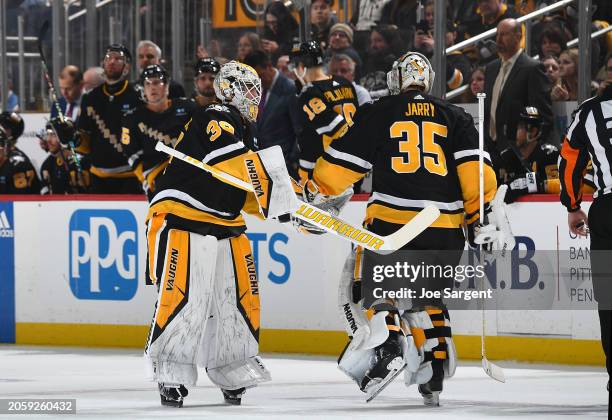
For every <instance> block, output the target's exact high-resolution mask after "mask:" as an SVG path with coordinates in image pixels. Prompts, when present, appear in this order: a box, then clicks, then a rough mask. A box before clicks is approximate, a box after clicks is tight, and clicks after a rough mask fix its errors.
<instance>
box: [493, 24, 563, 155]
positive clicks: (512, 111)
mask: <svg viewBox="0 0 612 420" xmlns="http://www.w3.org/2000/svg"><path fill="white" fill-rule="evenodd" d="M521 36H522V35H521V25H520V24H519V23H518V22H517V21H516V20H515V19H504V20H502V21H501V22H500V23H499V25H497V39H496V43H497V53H498V55H499V58H498V59H496V60H495V61H493V62H492V63H490V64H489V65H488V66H487V67H486V70H485V93H486V94H487V97H486V100H485V136H486V139H487V143H488V144H487V146H488V148H489V152H490V153H492V155H491V158H492V160H493V164H494V166H496V167H499V163H500V162H499V161H498V155H499V152H501V151H503V150H505V149H507V148H508V147H510V146H511V143H512V142H513V141H514V139H515V138H516V128H517V125H518V122H519V117H520V111H521V110H522V109H524V108H525V107H526V106H533V107H536V108H537V109H538V110H539V111H540V114H541V116H542V119H543V131H542V141H543V142H548V140H549V134H550V130H551V128H552V119H553V116H552V104H551V100H550V82H549V80H548V78H547V77H546V73H545V70H544V66H543V65H542V64H541V63H540V62H539V61H536V60H534V59H532V58H530V57H529V56H527V54H525V53H524V52H523V51H522V49H521V48H520V44H521ZM496 152H497V153H496Z"/></svg>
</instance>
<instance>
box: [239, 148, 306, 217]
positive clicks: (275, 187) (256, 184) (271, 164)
mask: <svg viewBox="0 0 612 420" xmlns="http://www.w3.org/2000/svg"><path fill="white" fill-rule="evenodd" d="M244 163H245V165H246V169H247V174H248V176H249V181H250V183H251V185H252V186H253V189H254V190H255V198H256V199H257V203H258V204H259V210H260V212H261V214H262V215H263V216H264V218H266V219H268V218H272V217H278V216H280V215H283V214H287V213H293V212H294V211H295V210H297V209H298V207H299V205H300V202H299V200H298V199H297V197H296V196H295V190H294V189H293V185H292V184H291V177H290V176H289V172H288V171H287V166H286V164H285V157H284V156H283V151H282V149H281V147H280V146H273V147H268V148H266V149H263V150H260V151H258V152H256V153H252V154H249V155H248V156H247V157H245V159H244Z"/></svg>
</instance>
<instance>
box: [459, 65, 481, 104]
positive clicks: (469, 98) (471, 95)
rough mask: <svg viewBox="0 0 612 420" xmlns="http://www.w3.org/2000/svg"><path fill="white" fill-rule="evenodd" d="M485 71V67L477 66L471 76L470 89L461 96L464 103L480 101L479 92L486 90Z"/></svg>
mask: <svg viewBox="0 0 612 420" xmlns="http://www.w3.org/2000/svg"><path fill="white" fill-rule="evenodd" d="M484 86H485V73H484V67H477V68H476V69H475V70H474V71H473V72H472V75H471V76H470V85H469V89H468V90H467V91H466V92H465V93H464V94H463V95H462V96H461V101H460V102H462V103H474V102H478V98H477V97H476V95H477V94H479V93H482V92H484Z"/></svg>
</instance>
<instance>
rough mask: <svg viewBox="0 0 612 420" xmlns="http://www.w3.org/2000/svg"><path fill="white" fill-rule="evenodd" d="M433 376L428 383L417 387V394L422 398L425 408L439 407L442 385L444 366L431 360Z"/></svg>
mask: <svg viewBox="0 0 612 420" xmlns="http://www.w3.org/2000/svg"><path fill="white" fill-rule="evenodd" d="M431 365H432V368H433V376H432V378H431V379H430V380H429V382H427V383H425V384H421V385H419V392H420V393H421V395H422V396H423V403H424V404H425V405H426V406H427V407H439V406H440V393H441V392H442V387H443V384H444V365H443V362H442V361H441V360H437V359H436V360H433V361H432V363H431Z"/></svg>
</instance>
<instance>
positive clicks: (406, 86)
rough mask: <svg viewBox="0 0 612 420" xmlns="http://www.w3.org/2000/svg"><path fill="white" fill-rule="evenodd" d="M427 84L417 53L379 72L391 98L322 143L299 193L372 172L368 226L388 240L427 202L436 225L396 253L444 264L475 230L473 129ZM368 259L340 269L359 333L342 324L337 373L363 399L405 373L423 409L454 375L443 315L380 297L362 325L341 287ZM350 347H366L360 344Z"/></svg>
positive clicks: (321, 193) (326, 189) (427, 283)
mask: <svg viewBox="0 0 612 420" xmlns="http://www.w3.org/2000/svg"><path fill="white" fill-rule="evenodd" d="M433 79H434V73H433V70H432V68H431V64H430V63H429V61H428V60H427V58H425V57H424V56H423V55H421V54H419V53H414V52H409V53H406V54H405V55H403V56H402V57H400V58H399V59H398V60H397V61H396V62H395V63H394V64H393V67H392V68H391V70H390V71H389V73H387V84H388V87H389V91H390V93H391V95H390V96H388V97H384V98H381V99H379V100H378V101H376V102H374V103H372V104H371V105H369V106H364V107H362V108H361V109H360V110H359V112H358V113H357V117H356V119H355V125H354V126H353V127H352V128H351V130H350V131H349V134H348V135H346V136H344V137H342V138H340V139H338V140H336V141H334V142H333V143H332V144H331V145H329V146H328V147H327V149H326V150H325V153H324V154H323V157H322V158H321V159H319V160H318V161H317V163H316V165H315V168H314V171H313V177H312V180H310V181H308V182H307V183H306V185H305V187H304V190H305V192H306V194H305V195H306V198H307V199H308V200H309V201H311V202H313V203H316V202H317V201H325V199H330V200H331V199H333V197H334V196H336V195H338V194H340V193H342V192H343V191H344V190H345V189H346V188H347V186H349V185H352V184H353V183H355V182H356V181H358V180H359V179H361V178H362V177H363V176H365V174H366V173H367V172H369V171H370V170H371V171H372V176H373V194H372V196H371V197H370V200H369V203H368V207H367V210H366V217H365V223H366V224H367V225H368V227H369V229H370V230H372V231H373V232H375V233H377V234H381V235H388V234H390V233H393V232H395V231H397V230H398V229H399V228H400V227H401V226H403V225H404V224H406V223H407V222H409V221H410V220H411V219H412V218H413V217H415V215H416V214H417V213H418V212H419V211H420V210H422V209H423V208H424V207H425V206H426V205H430V204H433V205H435V206H436V207H438V209H439V210H440V213H441V214H440V216H439V217H438V219H437V220H436V221H435V222H434V223H433V224H432V225H431V226H430V227H429V228H427V229H426V230H425V231H423V232H422V233H421V234H419V235H418V236H417V237H416V238H415V239H414V240H412V241H411V242H410V243H408V244H407V245H406V246H405V247H404V248H402V249H405V250H444V251H449V252H445V253H444V254H445V257H444V258H445V261H446V262H449V263H452V264H458V262H459V259H460V256H461V252H462V250H463V248H464V245H465V236H464V233H463V229H462V226H463V224H464V222H466V223H467V224H468V225H470V227H471V228H470V231H476V232H478V229H477V228H476V227H477V226H478V222H479V216H480V210H479V196H480V195H479V165H478V160H479V150H478V132H477V131H476V129H475V128H474V122H473V120H472V117H471V116H470V115H469V114H467V113H466V112H465V111H464V110H463V109H461V108H459V107H457V106H454V105H452V104H450V103H448V102H446V101H444V100H441V99H438V98H436V97H433V96H431V95H429V93H428V92H429V90H430V88H431V86H432V84H433ZM484 157H485V159H484V160H485V162H484V163H485V164H484V188H483V192H484V202H485V206H486V207H485V208H487V207H489V206H488V203H489V202H490V201H491V200H492V199H493V196H494V194H495V191H496V179H495V173H494V171H493V169H492V167H491V163H490V160H489V155H488V154H487V153H484ZM485 223H486V222H485ZM470 236H472V235H470ZM369 255H370V254H369V253H368V252H366V254H365V255H364V256H363V258H362V255H360V251H357V257H356V258H355V260H356V263H355V264H354V270H350V264H351V263H350V262H349V263H347V268H349V269H348V270H347V269H345V273H349V272H352V274H345V275H343V279H342V280H341V284H344V285H345V286H341V289H340V299H341V300H342V298H343V294H345V295H348V298H347V299H346V303H345V304H344V305H343V312H344V313H345V314H346V313H347V311H349V312H351V315H352V317H353V319H352V323H353V325H355V324H357V328H355V327H354V326H353V327H352V328H349V327H348V326H347V330H349V335H351V336H352V337H353V340H352V342H351V343H350V344H349V345H348V346H347V349H346V350H345V351H344V353H343V354H342V356H341V357H340V360H339V365H340V369H341V370H343V371H344V372H345V373H347V374H348V375H349V376H350V377H351V378H352V379H353V380H355V381H356V382H357V384H358V385H359V387H360V389H361V390H362V391H363V392H365V393H366V394H368V400H369V399H371V398H373V397H374V396H375V395H376V394H377V393H378V392H380V391H381V390H382V388H384V386H386V384H388V383H389V382H390V381H391V380H392V379H393V377H394V376H395V375H397V374H398V373H399V372H400V371H401V370H402V369H405V383H406V385H410V384H414V383H417V384H419V391H420V392H421V394H423V396H424V399H425V403H426V404H427V405H437V404H438V395H439V393H440V392H441V391H442V382H443V379H444V377H445V376H446V377H450V376H452V375H453V373H454V369H455V351H454V346H453V344H452V334H451V328H450V319H449V316H448V311H447V310H446V309H445V306H444V303H443V302H442V300H441V299H440V298H438V299H427V300H425V299H412V300H411V301H410V299H407V300H402V299H397V300H389V299H387V300H385V301H382V300H380V301H375V302H374V304H373V305H372V306H371V308H372V309H373V311H374V316H373V317H372V319H371V320H370V321H368V320H366V319H365V317H363V313H362V312H361V310H360V308H359V307H356V306H355V305H357V304H359V303H360V300H361V298H362V296H360V295H359V294H360V288H359V287H351V286H350V285H349V284H350V280H355V282H357V281H358V280H360V276H361V271H362V265H361V264H363V259H364V258H365V259H367V258H369ZM448 255H450V258H452V261H450V260H449V258H447V256H448ZM404 257H405V258H412V257H411V255H405V256H403V257H402V258H404ZM436 258H438V257H436ZM413 263H414V262H413ZM437 263H438V262H437V260H436V264H437ZM443 265H444V263H443ZM347 277H349V280H347V279H346V278H347ZM350 277H353V278H352V279H351V278H350ZM419 281H421V285H422V286H423V287H427V288H428V290H443V289H444V288H446V287H451V288H452V279H444V278H434V279H432V278H431V277H430V278H428V279H416V282H417V283H415V285H416V284H418V282H419ZM377 321H379V322H377ZM359 324H361V325H359ZM362 325H364V326H366V327H364V328H363V329H362V328H361V327H362ZM360 330H361V331H364V330H365V331H367V332H366V335H368V334H369V335H370V338H366V339H363V336H362V335H360V333H359V332H360ZM377 331H378V333H377ZM380 331H383V332H384V334H382V335H381V334H380ZM374 337H378V338H376V339H374ZM385 337H386V338H385ZM364 340H365V341H364ZM372 340H374V341H375V342H371V341H372ZM357 341H361V342H370V344H369V345H368V346H365V347H364V346H359V345H357V344H356V342H357ZM404 341H405V342H406V343H407V345H404ZM373 346H374V348H373V349H371V348H372V347H373ZM368 349H370V350H368ZM406 349H418V352H417V351H413V352H412V353H410V351H411V350H406ZM402 353H404V354H403V355H402ZM417 353H418V355H417ZM364 360H366V361H367V360H373V361H374V362H369V363H364V362H363V361H364ZM410 360H412V361H413V362H412V363H411V362H410ZM406 361H408V363H407V364H406ZM414 362H416V363H414ZM415 366H417V367H418V369H416V370H415V369H414V367H415Z"/></svg>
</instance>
